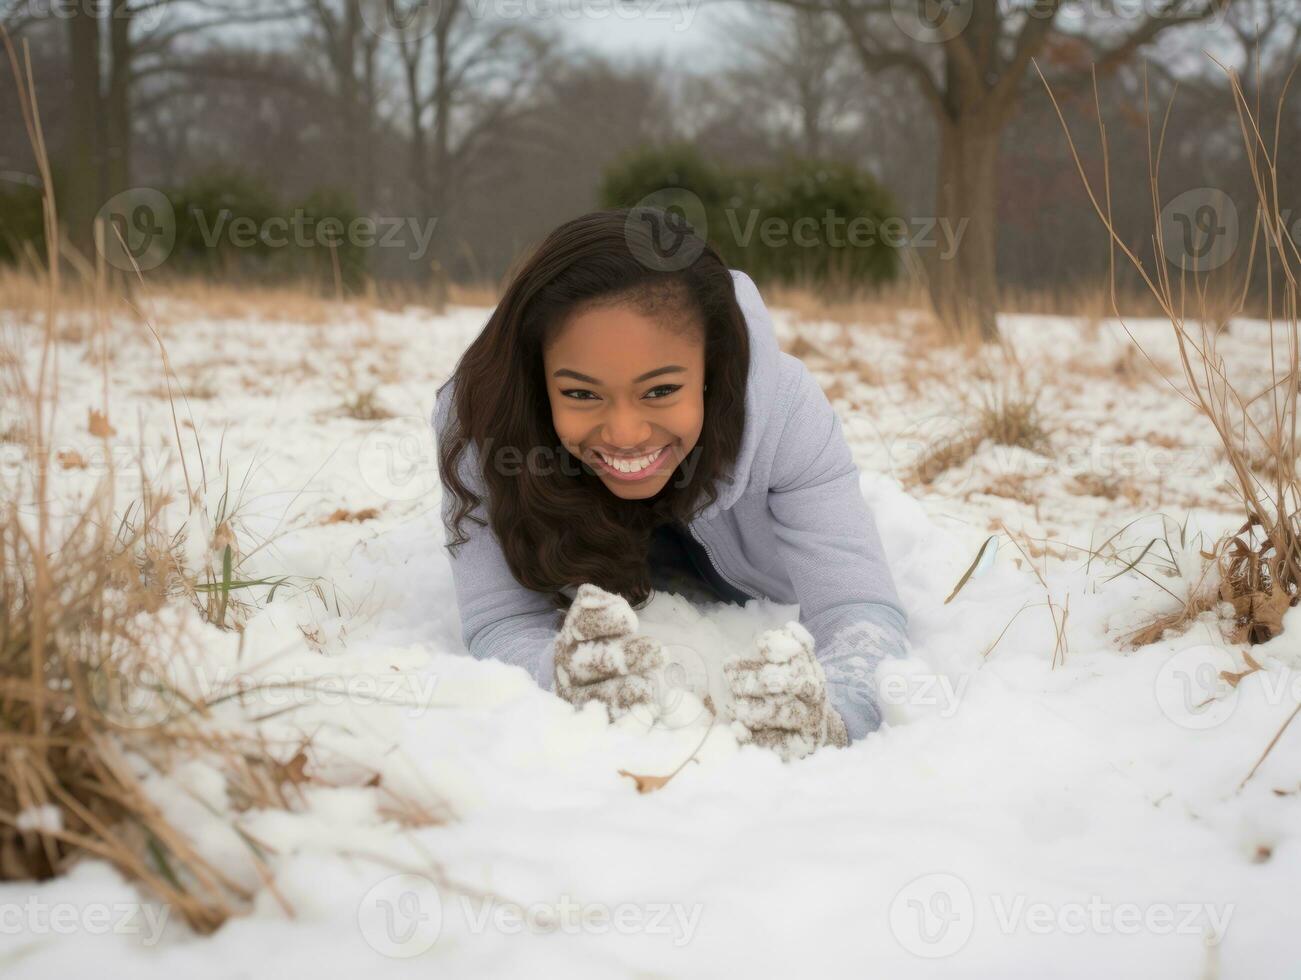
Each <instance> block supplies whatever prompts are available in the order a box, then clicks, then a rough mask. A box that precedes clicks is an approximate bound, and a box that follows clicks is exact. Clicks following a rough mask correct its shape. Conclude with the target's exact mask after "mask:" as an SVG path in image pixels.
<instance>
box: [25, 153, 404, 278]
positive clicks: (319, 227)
mask: <svg viewBox="0 0 1301 980" xmlns="http://www.w3.org/2000/svg"><path fill="white" fill-rule="evenodd" d="M56 183H57V175H56ZM164 196H165V199H166V200H165V201H164V200H163V198H159V197H157V195H155V196H154V198H150V199H147V202H148V207H149V209H150V212H151V213H149V214H147V215H146V216H145V217H146V218H147V219H148V221H149V223H150V226H151V228H152V229H155V230H157V232H158V233H159V234H164V233H165V232H166V231H168V230H170V229H171V228H172V227H174V228H175V232H176V237H175V241H174V243H172V245H171V248H170V250H169V251H167V252H166V256H167V257H166V259H165V260H164V261H163V262H162V264H161V265H159V266H157V267H154V266H147V268H146V271H151V270H153V269H155V268H156V270H157V271H158V272H161V273H164V274H183V275H198V276H208V277H212V278H216V279H222V280H227V281H230V280H235V281H240V280H243V281H256V282H280V281H284V280H287V279H299V280H310V281H312V282H318V283H321V284H322V285H323V286H324V287H325V288H326V289H327V290H333V288H334V281H335V259H336V258H337V260H338V274H339V279H340V282H341V284H342V286H343V287H344V289H346V290H348V291H350V292H354V291H358V290H360V289H361V288H362V287H363V286H364V284H365V280H366V273H367V259H368V254H367V253H368V249H369V248H371V247H373V246H375V245H376V244H378V242H379V241H380V240H381V239H382V237H383V229H382V228H381V229H379V230H376V228H375V227H374V225H367V224H366V223H359V220H358V219H359V216H358V214H357V210H356V207H355V206H354V205H353V203H352V200H351V198H350V196H348V195H347V194H344V193H342V192H338V191H333V190H329V189H320V190H317V191H315V192H314V193H312V194H310V195H308V196H307V197H306V198H304V199H303V200H301V201H288V202H286V201H282V200H280V199H279V198H278V197H277V196H276V195H275V194H274V193H272V192H271V191H270V190H269V189H268V188H267V187H266V186H265V185H264V184H263V183H261V182H260V181H258V180H256V179H254V178H253V177H251V176H249V175H247V174H244V173H241V172H239V171H235V170H213V171H209V172H208V173H205V174H203V175H201V176H199V177H196V178H194V179H193V180H190V181H187V182H186V183H183V184H180V185H178V186H176V187H173V188H170V189H169V190H167V191H166V193H165V195H164ZM155 199H156V200H155ZM128 220H134V219H128ZM155 240H160V239H157V238H156V237H155ZM134 244H136V243H133V245H134ZM29 249H30V250H34V251H35V253H36V254H37V255H38V256H40V255H43V254H44V224H43V221H42V216H41V195H40V189H39V187H36V186H28V185H27V184H25V183H21V182H18V181H4V180H0V263H9V264H15V263H17V262H19V261H20V260H21V257H22V255H23V253H24V251H26V250H29ZM332 251H333V252H334V255H333V256H332V255H331V252H332ZM141 254H143V253H141ZM137 257H139V256H138V255H137Z"/></svg>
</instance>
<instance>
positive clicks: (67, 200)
mask: <svg viewBox="0 0 1301 980" xmlns="http://www.w3.org/2000/svg"><path fill="white" fill-rule="evenodd" d="M96 11H97V5H95V4H72V5H70V6H69V8H68V11H67V15H68V57H69V62H70V64H69V93H68V94H69V98H68V102H69V107H70V109H69V114H68V128H69V133H68V162H67V167H66V171H65V172H66V174H67V177H66V187H65V189H64V193H63V200H62V201H61V202H60V210H61V211H62V213H63V218H64V220H63V222H61V223H62V224H63V227H64V228H66V229H67V235H68V241H69V243H70V244H71V245H72V247H73V248H75V249H76V250H77V251H78V252H79V253H81V255H82V256H83V257H84V258H85V259H86V260H87V261H93V260H94V254H95V238H94V227H93V226H94V220H95V214H96V213H97V212H98V211H99V208H100V205H101V204H103V196H102V193H101V187H100V175H101V173H102V172H103V166H102V161H103V158H102V154H101V149H102V148H101V145H100V128H101V126H102V125H103V120H102V116H101V113H100V105H101V102H100V94H99V18H98V17H97V16H96ZM50 247H51V248H57V247H58V243H56V242H51V243H50Z"/></svg>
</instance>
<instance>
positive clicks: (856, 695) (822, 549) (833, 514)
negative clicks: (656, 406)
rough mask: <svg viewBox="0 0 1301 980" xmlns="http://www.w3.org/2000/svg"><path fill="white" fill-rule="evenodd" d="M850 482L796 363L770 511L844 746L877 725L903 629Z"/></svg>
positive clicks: (828, 419)
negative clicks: (878, 677)
mask: <svg viewBox="0 0 1301 980" xmlns="http://www.w3.org/2000/svg"><path fill="white" fill-rule="evenodd" d="M783 356H786V355H783ZM858 478H859V471H858V466H857V465H856V464H855V463H854V460H853V456H852V455H851V454H850V451H849V446H848V445H847V444H846V442H845V438H844V435H843V433H842V432H841V426H840V419H839V417H838V416H837V415H836V412H835V409H833V408H832V407H831V403H830V402H829V401H828V400H827V397H826V395H825V394H824V393H823V391H822V389H821V387H820V386H819V385H818V383H817V381H816V379H814V377H813V376H812V375H811V374H809V372H808V371H807V370H806V369H804V368H803V365H801V371H800V373H799V381H798V383H797V384H796V386H795V390H794V392H793V393H792V396H791V401H790V408H789V411H788V412H787V413H786V423H785V427H784V430H783V432H782V436H781V439H780V441H779V444H778V448H777V454H776V456H775V457H774V460H773V468H772V477H771V480H770V485H769V491H768V506H769V510H770V511H771V513H772V516H773V520H774V530H775V533H776V536H777V541H778V545H779V547H780V549H781V551H782V559H783V561H784V562H785V565H786V568H787V571H788V574H789V575H790V578H791V583H792V584H793V585H794V587H795V593H796V596H797V597H798V600H799V604H800V622H801V623H802V624H803V625H804V627H805V628H806V629H807V630H808V631H809V632H810V633H811V634H813V638H814V640H815V641H816V647H815V650H816V653H817V657H818V660H819V662H821V664H822V666H823V669H824V671H825V672H826V675H827V693H828V698H829V700H830V701H831V703H832V705H833V706H834V707H835V708H836V710H837V711H839V712H840V714H841V716H842V717H843V718H844V719H845V727H846V728H847V729H848V731H849V737H850V738H851V739H859V738H862V737H863V736H864V735H866V734H868V733H869V732H871V731H874V730H875V729H876V728H877V727H879V726H880V724H881V707H880V701H879V698H878V696H877V690H876V682H875V671H876V667H877V664H879V663H880V662H881V660H882V659H883V658H885V657H887V656H903V655H905V654H906V652H907V626H908V622H907V614H906V613H905V612H904V609H903V605H902V604H901V603H900V601H899V596H898V594H897V593H896V591H895V586H894V579H893V577H892V576H891V574H890V568H889V566H888V565H887V564H886V560H885V554H884V551H883V549H882V547H881V538H880V535H879V534H878V532H877V529H876V522H875V520H874V519H873V517H872V512H871V510H870V509H869V508H868V506H867V502H866V501H865V500H864V499H863V494H862V491H861V490H860V489H859V483H858Z"/></svg>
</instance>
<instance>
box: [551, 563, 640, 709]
mask: <svg viewBox="0 0 1301 980" xmlns="http://www.w3.org/2000/svg"><path fill="white" fill-rule="evenodd" d="M663 666H664V655H663V651H662V650H661V649H660V644H659V641H658V640H654V639H651V638H650V637H648V636H640V635H638V633H637V614H636V613H635V612H633V611H632V606H630V605H628V600H626V599H624V598H623V597H622V596H618V595H615V594H613V593H611V592H606V591H605V590H604V589H602V588H600V587H598V586H595V585H591V584H585V585H580V586H579V587H578V592H577V593H576V594H575V596H574V601H573V604H572V605H570V607H569V613H568V614H567V615H566V616H565V622H564V625H563V626H561V628H560V632H559V633H558V634H557V636H556V640H555V667H556V693H557V694H559V695H560V696H561V697H562V698H564V699H565V700H566V701H568V702H569V703H570V704H573V705H580V706H581V705H584V704H586V703H587V702H588V701H600V702H601V703H602V704H604V705H605V706H606V708H607V709H608V710H609V713H610V719H611V720H612V721H613V720H614V719H616V718H619V717H621V716H623V715H624V714H626V713H627V712H628V710H629V709H630V708H632V707H634V706H635V705H638V704H645V703H648V702H651V701H654V699H655V684H654V680H653V678H652V676H651V675H652V673H653V672H654V671H657V670H659V669H660V668H661V667H663Z"/></svg>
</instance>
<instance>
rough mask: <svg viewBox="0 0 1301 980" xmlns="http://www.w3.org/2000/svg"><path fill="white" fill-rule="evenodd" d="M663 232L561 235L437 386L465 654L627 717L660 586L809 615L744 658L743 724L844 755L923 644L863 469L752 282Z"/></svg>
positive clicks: (646, 657) (660, 219)
mask: <svg viewBox="0 0 1301 980" xmlns="http://www.w3.org/2000/svg"><path fill="white" fill-rule="evenodd" d="M666 224H667V220H666V217H665V215H664V213H663V212H651V211H648V210H647V209H638V210H636V211H626V210H615V211H601V212H596V213H593V214H589V215H585V216H583V217H581V218H577V219H575V220H573V221H571V222H568V223H567V224H565V225H562V226H561V227H560V228H558V229H557V230H556V231H554V232H553V233H552V234H551V235H550V236H549V237H548V238H547V239H546V240H545V241H544V242H543V243H542V244H541V245H540V246H539V247H538V248H537V250H536V251H535V252H534V253H533V255H532V256H531V257H530V258H529V260H528V261H527V262H526V263H525V265H524V266H523V267H522V268H521V270H520V272H519V273H518V274H517V275H516V276H515V277H514V279H513V280H512V281H511V283H510V284H509V286H508V287H507V289H506V292H505V294H504V295H503V297H502V300H501V302H500V303H499V304H498V306H497V308H496V309H495V310H494V311H493V314H492V316H491V317H490V319H489V321H488V323H487V325H486V326H485V327H484V329H483V331H482V333H480V335H479V336H478V338H476V339H475V341H474V342H473V343H472V344H471V345H470V347H469V348H468V349H467V350H466V352H465V354H464V355H463V356H462V358H461V361H460V362H459V363H458V365H457V367H456V370H455V372H454V374H453V377H452V378H451V380H450V381H449V382H448V383H447V384H446V385H444V386H443V387H442V388H440V389H439V391H438V396H437V399H436V402H437V404H436V408H435V413H434V420H433V421H434V426H435V430H436V432H437V436H438V442H439V472H440V476H441V478H442V481H443V487H444V493H443V517H444V522H445V524H446V526H447V531H448V538H447V544H448V550H449V552H450V554H451V556H452V573H453V577H454V579H455V582H456V590H457V600H458V604H459V607H460V614H461V625H462V634H463V637H464V639H465V643H466V646H467V647H468V648H469V650H470V652H471V653H472V654H473V655H475V656H478V657H494V658H498V659H501V660H505V661H507V662H510V663H514V664H517V665H519V666H521V667H524V668H525V669H526V670H528V671H529V672H530V673H531V674H532V675H533V676H534V678H535V679H536V680H537V681H538V683H539V684H541V685H542V686H543V687H546V688H552V687H553V686H554V689H555V690H556V691H557V693H559V694H561V696H563V697H565V698H567V699H568V700H570V701H572V702H574V703H576V704H580V703H583V702H584V701H587V700H599V701H601V702H602V703H604V704H606V706H607V707H608V708H609V709H610V713H611V715H613V716H617V715H619V714H621V713H622V712H624V711H626V710H628V709H629V708H630V707H631V706H632V705H635V704H638V703H642V702H646V701H648V700H650V699H651V697H652V693H653V691H652V688H653V677H654V676H655V672H656V671H657V670H659V669H660V668H661V667H662V659H661V657H660V652H659V648H658V645H657V644H656V643H655V642H654V641H653V640H650V639H648V638H647V637H644V636H641V635H639V634H638V633H637V617H636V614H635V613H634V612H633V607H634V606H640V605H642V604H643V603H644V602H645V601H646V600H647V599H648V598H649V597H650V595H651V594H652V592H653V591H654V590H655V589H671V590H673V591H677V592H681V593H683V594H684V595H687V596H688V597H689V598H693V599H705V600H708V601H725V602H734V603H744V602H746V601H748V600H749V599H752V598H759V597H763V598H767V599H771V600H773V601H775V602H780V603H798V604H799V606H800V619H799V622H795V621H792V622H791V623H788V624H787V627H786V628H785V630H784V631H776V632H771V631H770V633H769V634H765V635H764V636H763V637H760V638H756V649H755V651H754V653H753V655H752V656H751V657H750V658H749V659H743V660H742V661H741V662H738V663H736V664H732V665H731V666H730V668H729V673H728V676H729V679H730V683H731V685H732V692H731V693H732V695H733V698H732V702H731V704H732V705H733V708H732V709H731V710H732V711H733V715H732V717H731V718H730V719H729V720H733V721H736V722H738V723H739V724H740V728H741V733H740V734H741V735H742V737H748V738H753V739H754V741H756V742H758V743H759V744H763V745H768V746H771V747H773V748H775V749H777V750H778V751H779V752H780V753H781V754H782V755H783V756H785V757H791V756H795V755H802V754H805V753H807V752H809V751H812V750H813V749H814V748H816V747H817V746H818V745H821V744H827V743H836V744H843V743H844V742H845V741H847V740H848V738H851V737H860V736H862V735H864V734H866V733H867V732H869V731H871V730H873V729H874V728H876V727H877V725H878V724H879V723H880V710H879V705H878V704H877V700H876V697H875V694H874V691H873V676H872V675H873V672H874V669H875V666H876V664H877V662H879V661H880V660H881V659H882V658H883V657H885V656H889V655H891V654H901V653H903V652H904V648H905V626H906V621H905V617H904V613H903V609H902V607H901V606H900V603H899V600H898V598H897V596H896V593H895V589H894V583H893V580H892V578H891V575H890V571H889V568H888V567H887V565H886V563H885V559H884V556H883V555H882V552H881V544H880V539H879V537H878V535H877V531H876V527H875V524H874V523H873V519H872V515H871V513H870V512H869V511H868V509H867V506H866V504H865V503H864V501H863V498H862V495H861V494H860V492H859V489H858V470H857V468H856V467H855V465H854V463H853V460H852V458H851V456H850V453H849V448H848V446H847V445H846V444H845V440H844V438H843V436H842V434H841V431H840V422H839V420H838V419H837V417H836V414H835V412H834V411H833V409H832V408H831V405H830V403H829V402H828V401H827V399H826V397H825V395H823V393H822V391H821V389H820V388H819V387H818V386H817V384H816V382H815V381H814V380H813V378H812V377H811V376H810V375H809V374H808V372H807V371H806V370H805V369H804V366H803V364H802V363H801V362H800V361H798V360H797V359H795V358H793V357H790V356H789V355H786V354H783V353H781V352H780V351H779V350H778V349H777V343H776V337H775V335H774V333H773V327H772V321H771V319H770V318H769V316H768V311H767V309H766V308H765V307H764V304H763V300H762V299H761V298H760V297H759V292H758V290H757V289H756V288H755V285H754V283H753V282H752V281H751V280H750V278H749V277H748V276H746V275H745V274H744V273H743V272H740V271H737V270H729V269H728V268H727V266H726V265H725V264H724V263H723V261H722V260H721V259H720V257H719V256H718V254H717V253H716V252H715V251H714V250H713V249H712V248H711V247H710V246H709V245H708V244H707V243H706V242H704V241H703V240H701V239H699V238H696V237H695V236H694V235H691V234H688V235H687V236H685V237H684V238H683V239H682V240H681V241H680V242H679V243H678V245H679V248H678V252H679V254H682V253H683V252H686V253H688V254H691V255H693V256H694V259H693V261H691V262H689V263H686V264H685V265H684V266H682V267H677V265H676V264H674V267H672V268H665V263H663V262H662V261H660V260H659V258H657V257H662V255H663V253H662V250H661V245H662V242H660V241H659V239H658V235H657V232H658V231H659V230H661V229H663V228H664V227H665V226H666ZM521 459H522V460H525V461H526V465H524V466H522V467H521V466H519V465H517V464H518V461H519V460H521ZM556 462H558V463H559V465H553V463H556ZM508 463H509V464H511V465H507V464H508ZM560 610H567V614H566V615H565V617H564V622H563V623H561V622H560V616H559V611H560Z"/></svg>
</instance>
